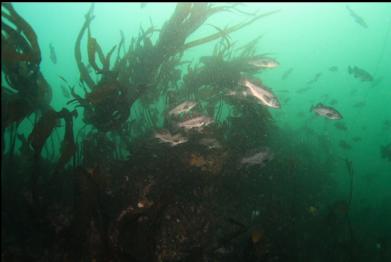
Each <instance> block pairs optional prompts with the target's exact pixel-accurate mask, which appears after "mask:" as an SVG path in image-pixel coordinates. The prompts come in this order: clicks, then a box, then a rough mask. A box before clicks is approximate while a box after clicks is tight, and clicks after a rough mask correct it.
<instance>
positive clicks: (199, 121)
mask: <svg viewBox="0 0 391 262" xmlns="http://www.w3.org/2000/svg"><path fill="white" fill-rule="evenodd" d="M213 122H214V121H213V119H212V118H210V117H208V116H198V117H195V118H192V119H189V120H186V121H184V122H181V123H179V124H178V126H179V127H182V128H185V129H193V128H195V129H199V130H202V128H203V127H205V126H207V125H209V124H211V123H213Z"/></svg>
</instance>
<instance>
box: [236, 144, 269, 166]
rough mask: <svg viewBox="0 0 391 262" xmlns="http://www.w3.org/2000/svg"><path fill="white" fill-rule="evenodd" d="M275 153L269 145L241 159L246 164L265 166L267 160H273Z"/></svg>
mask: <svg viewBox="0 0 391 262" xmlns="http://www.w3.org/2000/svg"><path fill="white" fill-rule="evenodd" d="M273 158H274V154H273V152H272V151H271V150H270V148H268V147H264V148H261V149H260V151H259V152H257V153H256V154H254V155H252V156H249V157H244V158H242V160H241V162H240V163H241V164H244V165H261V166H264V165H265V163H266V162H269V161H271V160H273Z"/></svg>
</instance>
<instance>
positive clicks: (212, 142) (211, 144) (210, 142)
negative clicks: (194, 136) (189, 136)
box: [199, 138, 221, 149]
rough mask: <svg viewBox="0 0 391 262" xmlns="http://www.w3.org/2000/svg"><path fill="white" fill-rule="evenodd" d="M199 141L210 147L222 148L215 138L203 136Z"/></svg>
mask: <svg viewBox="0 0 391 262" xmlns="http://www.w3.org/2000/svg"><path fill="white" fill-rule="evenodd" d="M199 143H200V144H201V145H203V146H206V147H208V149H220V148H221V144H220V143H219V141H217V140H216V139H214V138H202V139H200V141H199Z"/></svg>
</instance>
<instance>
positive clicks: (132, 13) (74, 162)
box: [2, 3, 391, 261]
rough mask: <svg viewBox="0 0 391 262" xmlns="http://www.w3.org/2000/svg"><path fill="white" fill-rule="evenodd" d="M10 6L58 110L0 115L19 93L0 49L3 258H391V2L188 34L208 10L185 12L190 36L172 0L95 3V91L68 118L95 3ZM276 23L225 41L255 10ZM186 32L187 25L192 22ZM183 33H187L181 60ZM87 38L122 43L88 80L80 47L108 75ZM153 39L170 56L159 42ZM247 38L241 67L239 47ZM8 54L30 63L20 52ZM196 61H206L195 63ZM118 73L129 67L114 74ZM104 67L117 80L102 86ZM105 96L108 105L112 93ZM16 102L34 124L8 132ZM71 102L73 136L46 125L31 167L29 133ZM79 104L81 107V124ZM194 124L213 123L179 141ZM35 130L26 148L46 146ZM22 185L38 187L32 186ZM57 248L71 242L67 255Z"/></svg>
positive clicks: (202, 25) (216, 19)
mask: <svg viewBox="0 0 391 262" xmlns="http://www.w3.org/2000/svg"><path fill="white" fill-rule="evenodd" d="M13 6H14V8H15V11H16V12H17V13H18V14H19V15H20V16H21V17H23V18H24V19H25V20H26V21H27V22H28V23H29V24H30V25H31V27H32V28H33V30H34V31H35V34H36V36H37V39H38V44H39V48H40V50H41V62H40V63H39V70H40V72H41V73H42V75H43V76H44V78H45V79H46V81H47V82H48V84H49V90H51V92H52V97H51V99H50V102H48V103H47V104H45V106H42V105H41V104H39V105H38V103H36V100H33V99H32V98H30V97H28V95H25V96H24V98H25V100H23V101H24V102H23V103H21V104H22V105H21V106H18V105H17V106H15V105H12V103H11V102H9V101H13V100H12V97H18V95H19V96H21V95H20V94H25V93H23V92H24V91H21V90H22V89H23V88H24V87H15V86H13V84H12V83H13V82H12V81H11V82H10V81H9V79H8V81H7V77H6V76H9V75H13V74H15V75H14V77H16V78H18V79H21V78H22V73H21V72H22V71H20V70H22V69H21V68H22V64H23V63H24V60H17V59H16V58H15V56H16V55H15V53H12V52H10V53H8V49H4V50H7V52H4V55H3V52H2V94H3V95H4V94H5V93H6V92H5V91H4V90H5V89H7V90H11V94H13V96H9V97H8V96H6V95H4V96H2V105H4V106H2V123H3V125H4V126H5V127H6V128H5V129H3V137H4V140H3V141H4V144H3V145H4V148H3V154H2V162H3V164H5V165H3V166H4V167H2V195H3V200H2V204H3V205H2V206H3V207H2V231H3V232H6V233H2V240H3V241H2V242H3V244H2V258H4V259H8V260H9V261H16V260H18V259H23V258H24V259H26V258H28V259H30V261H33V260H34V261H35V260H37V261H41V260H44V259H48V258H49V259H50V260H51V261H57V260H59V261H63V260H64V259H65V260H66V258H68V259H69V258H71V259H76V260H77V259H81V260H83V261H84V260H94V259H96V260H95V261H387V260H388V259H390V257H391V239H390V237H391V235H390V233H389V232H391V224H390V222H389V221H391V205H390V201H391V193H390V192H391V190H390V188H391V165H390V164H391V156H390V154H391V153H390V150H391V149H390V143H391V110H390V106H389V103H390V101H391V89H390V87H391V74H390V68H391V59H390V57H391V5H390V4H389V3H246V4H243V5H238V6H236V7H235V9H232V10H229V11H222V12H217V13H216V14H214V15H211V16H210V17H209V18H208V19H207V20H206V21H202V20H197V19H199V18H200V17H202V10H201V9H200V10H201V11H199V12H198V13H197V12H196V11H197V10H195V9H196V8H195V9H193V11H194V10H195V11H194V13H192V16H188V17H187V18H186V19H187V20H186V19H184V21H185V20H186V21H187V23H189V24H191V25H192V26H193V27H192V26H190V27H189V28H187V27H186V26H187V24H186V22H183V21H182V22H183V24H182V25H181V26H178V23H179V21H180V19H179V18H178V20H177V22H176V23H173V24H171V25H170V24H165V23H166V21H168V20H169V19H170V17H172V14H173V12H174V10H175V7H176V3H148V4H146V5H145V6H144V5H143V6H140V3H127V4H125V3H115V4H113V3H103V4H96V5H95V7H94V10H93V15H94V18H93V20H92V21H91V23H90V25H89V27H88V28H89V29H88V30H86V31H85V32H84V33H83V38H82V39H81V43H80V50H81V51H80V52H81V56H82V61H83V63H84V64H85V66H86V68H87V65H88V64H90V66H89V67H88V68H87V69H88V71H89V75H90V79H91V80H92V81H93V82H94V83H95V86H98V87H97V88H96V89H95V90H97V89H99V88H101V87H102V90H106V91H102V92H103V93H102V94H97V95H96V96H92V95H91V97H90V98H88V99H87V100H79V101H78V103H76V104H75V103H68V101H70V100H71V99H73V98H77V97H76V96H73V97H72V94H70V90H71V89H72V88H73V90H74V92H75V94H77V95H78V96H80V97H81V98H84V99H86V98H87V96H88V95H86V92H85V90H87V91H88V92H87V93H91V92H92V90H94V89H91V88H90V87H88V86H87V85H86V81H85V79H84V86H83V85H82V84H80V79H81V78H82V79H83V76H81V74H80V67H78V66H77V63H76V59H75V50H77V48H76V49H75V43H76V40H77V37H78V35H79V33H80V30H81V28H82V25H83V23H85V20H86V16H87V15H86V13H87V11H88V10H89V8H90V3H77V4H76V3H56V4H48V3H39V4H37V3H15V4H13ZM185 6H186V5H185ZM189 6H190V5H189ZM216 6H219V5H216ZM220 6H221V5H220ZM193 8H194V7H193ZM4 9H5V8H4ZM185 9H186V8H185ZM2 10H3V6H2ZM275 10H278V12H276V13H273V14H270V15H269V16H266V17H263V18H260V19H258V20H256V21H253V22H252V23H251V24H249V25H247V26H245V27H243V28H241V29H240V30H238V31H235V32H232V33H224V32H226V30H228V28H230V27H231V26H234V25H237V24H240V23H243V22H244V21H250V20H251V18H254V17H255V16H256V14H258V13H259V14H260V13H267V12H271V11H275ZM6 18H7V17H6V16H4V17H3V16H2V23H3V21H5V22H4V23H6V24H8V25H9V24H10V20H9V19H6ZM192 19H193V20H194V21H196V20H197V21H198V22H194V24H192V23H193V20H192ZM11 24H12V22H11ZM164 25H167V26H166V27H164ZM174 29H175V30H177V31H175V32H171V33H170V34H168V33H167V31H168V32H170V30H174ZM186 29H188V30H189V31H191V32H190V33H188V34H187V35H186V36H185V39H183V40H185V41H183V43H182V45H181V44H178V45H177V46H176V44H177V43H178V41H179V42H180V41H181V40H180V37H181V36H182V35H181V34H182V33H183V31H186ZM165 30H166V31H165ZM193 30H194V32H192V31H193ZM87 31H88V32H89V34H90V37H93V38H95V39H96V41H97V42H98V43H99V45H100V47H101V49H102V52H103V54H104V56H105V57H106V55H107V54H108V52H109V51H110V50H111V48H112V47H113V46H114V45H116V49H115V50H114V52H113V55H112V58H111V60H110V61H111V63H110V67H109V68H108V70H107V71H102V72H101V73H95V72H94V69H93V66H92V67H91V60H90V61H89V59H88V57H89V54H88V50H90V51H91V50H93V51H94V55H95V56H96V57H95V59H94V60H96V61H99V62H98V63H97V64H98V67H99V68H103V67H102V63H101V61H100V59H99V52H98V51H96V50H97V49H96V48H95V49H92V47H91V46H90V49H88V48H89V43H90V42H89V40H90V41H91V39H92V38H88V34H87ZM15 32H17V34H21V35H22V33H21V32H19V31H18V30H15ZM121 32H122V33H121ZM164 33H167V34H166V35H168V36H169V37H168V40H166V41H167V43H168V44H164V43H163V40H162V39H163V38H162V37H161V36H162V35H164ZM216 33H221V34H222V35H224V38H223V40H221V41H220V39H221V38H219V40H214V41H211V42H208V43H205V44H202V45H198V46H195V47H192V48H188V49H186V48H184V46H185V44H188V43H194V42H192V41H195V40H198V39H201V38H203V37H205V36H208V35H213V34H216ZM143 34H144V36H145V38H143ZM2 36H3V38H2V49H3V47H4V46H6V47H9V46H12V48H14V47H15V46H14V45H13V44H10V43H11V42H12V41H15V43H16V44H15V45H16V46H18V44H20V45H22V44H21V43H23V41H21V40H15V39H19V38H17V37H14V36H12V35H11V36H10V34H9V31H7V28H6V27H4V25H2ZM121 36H123V37H124V38H123V40H124V42H122V44H120V41H121V39H122V38H121ZM259 36H261V38H259V41H258V42H256V43H255V45H254V48H253V49H251V48H249V49H248V50H249V52H250V55H248V56H246V57H245V56H244V55H243V53H241V52H242V51H241V50H243V49H239V48H240V47H243V46H245V45H246V44H248V43H249V42H251V41H252V40H254V39H255V38H257V37H259ZM7 37H8V39H12V41H11V40H9V41H8V42H7V40H6V39H7ZM22 37H23V38H24V39H26V34H25V35H22ZM175 37H177V38H178V39H179V40H178V39H176V38H175ZM27 38H28V37H27ZM132 38H134V39H133V40H132ZM88 39H89V40H88ZM18 41H20V42H18ZM137 41H139V42H137ZM219 41H220V42H219ZM135 43H136V44H135ZM159 43H160V45H159ZM162 43H163V44H162ZM30 44H31V43H30ZM3 45H4V46H3ZM50 46H52V47H53V48H52V49H51V48H50ZM119 46H121V48H122V49H120V51H119V52H118V48H119ZM216 47H218V48H220V49H216ZM12 48H11V49H12ZM24 48H25V49H24ZM176 48H177V49H176ZM181 48H183V49H182V50H180V49H181ZM224 48H225V49H224ZM171 49H173V50H174V51H171ZM18 50H19V51H17V52H16V53H18V52H19V53H22V54H25V53H28V51H26V50H29V47H25V46H24V47H23V48H20V47H19V49H18ZM20 50H22V51H20ZM214 50H217V52H214ZM182 51H183V52H182ZM95 52H96V53H95ZM9 54H11V55H9ZM219 54H220V55H221V56H220V57H219V58H218V55H219ZM241 54H242V56H241ZM8 55H9V56H8ZM12 55H14V56H12ZM126 55H127V56H126ZM257 55H264V56H265V57H267V58H271V59H275V60H276V61H277V62H278V65H277V66H275V67H273V68H257V69H256V70H255V69H254V68H253V69H251V70H250V69H248V64H247V63H248V59H249V58H251V57H256V56H257ZM54 56H55V57H54ZM206 56H213V57H212V58H211V59H210V60H202V59H201V60H200V58H201V57H206ZM9 57H11V58H9ZM13 59H16V60H13ZM121 59H123V60H121ZM127 59H128V60H127ZM235 59H236V60H235ZM10 61H11V62H10ZM115 61H125V62H124V63H119V64H117V66H116V65H115V64H116V62H115ZM205 61H206V62H205ZM208 61H209V62H208ZM233 61H234V62H233ZM235 61H236V62H235ZM170 63H171V64H170ZM7 65H8V66H9V68H11V69H6V66H7ZM243 68H245V69H243ZM349 68H350V69H351V70H350V69H349ZM242 69H243V70H242ZM7 70H8V71H7ZM34 70H35V69H34ZM37 70H38V69H37ZM108 71H111V72H114V77H113V78H111V77H112V75H110V74H109V73H110V72H108ZM118 72H119V73H118ZM116 73H118V74H116ZM102 76H103V77H107V78H104V79H105V81H106V82H105V81H103V80H102ZM243 79H251V81H253V82H254V83H256V82H257V80H258V81H261V82H262V84H263V85H265V86H267V87H268V88H269V89H270V90H271V92H272V93H273V95H274V96H275V97H276V98H277V99H278V101H279V104H280V108H272V107H268V106H266V105H265V104H264V103H263V104H262V101H260V100H259V99H258V100H257V98H256V97H254V96H255V95H254V93H251V90H250V88H249V87H248V86H246V85H245V84H244V85H243V83H242V82H241V80H243ZM34 81H36V80H34ZM27 83H29V82H27ZM102 83H103V84H102ZM118 83H120V84H118ZM240 83H242V84H240ZM117 84H118V85H117ZM258 84H260V82H258ZM26 85H28V84H24V85H23V84H22V86H26ZM32 86H34V85H32ZM118 86H120V87H118ZM106 87H107V89H105V88H106ZM111 87H112V88H113V89H115V88H118V89H119V90H120V91H118V93H113V92H112V89H110V88H111ZM4 88H5V89H4ZM3 89H4V90H3ZM23 90H25V89H23ZM233 91H235V94H233V93H230V92H233ZM243 91H247V93H246V94H245V95H243V94H242V92H243ZM105 92H107V93H105ZM115 92H117V91H115ZM26 94H29V93H28V92H27V93H26ZM34 95H35V96H38V97H39V96H40V93H38V95H37V93H34ZM114 96H115V98H112V97H114ZM26 97H27V98H26ZM31 97H33V96H31ZM34 99H37V98H34ZM26 101H27V102H26ZM31 101H33V102H31ZM80 101H87V102H86V103H87V104H84V105H83V104H82V102H80ZM184 101H195V102H196V103H197V105H196V106H195V107H194V109H190V110H188V111H189V112H186V113H181V114H180V115H179V116H178V117H177V118H176V117H173V116H172V115H170V114H169V113H168V112H169V111H170V110H172V109H173V108H174V107H175V106H177V105H179V104H180V103H182V102H184ZM26 103H31V104H32V105H33V107H34V108H33V109H32V112H31V114H28V115H25V116H23V117H21V119H19V120H18V121H13V120H9V119H13V116H14V115H13V114H17V113H15V112H19V111H18V110H19V109H20V108H25V106H24V104H26ZM105 103H106V104H105ZM121 103H123V104H121ZM319 103H322V104H323V105H325V106H327V107H331V109H332V110H336V111H337V112H338V113H339V114H341V115H342V119H340V120H332V119H329V118H327V117H324V116H321V115H318V114H316V113H315V112H314V111H313V110H311V108H313V106H316V105H317V104H319ZM77 104H82V106H79V107H77V108H76V111H77V116H76V115H75V116H73V117H72V116H70V119H71V120H70V122H72V121H73V122H72V123H73V126H72V125H70V126H67V123H66V121H65V119H66V117H64V116H63V115H61V116H58V117H59V118H58V123H57V124H56V125H55V127H54V129H53V132H49V133H48V138H47V140H46V139H44V140H43V141H44V145H43V148H42V151H41V152H38V153H37V151H36V148H34V145H33V144H31V143H32V142H31V139H30V134H31V133H32V131H33V127H34V126H36V123H37V121H38V119H40V118H41V116H42V114H44V112H47V111H46V110H47V108H49V107H50V108H52V109H54V111H56V112H60V111H61V110H62V109H63V108H66V109H68V110H69V111H70V112H71V111H73V110H74V109H75V105H77ZM100 106H101V108H102V109H98V108H99V107H100ZM87 107H91V108H93V109H91V111H90V113H86V112H87V111H88V110H87V109H86V108H87ZM117 108H118V110H117ZM99 110H100V111H99ZM121 110H123V111H121ZM111 111H113V112H111ZM118 111H119V113H118ZM107 112H110V113H107ZM106 113H107V114H108V115H106ZM127 113H129V115H127ZM118 115H120V117H118ZM197 116H204V117H210V119H211V120H212V123H211V124H210V125H209V124H203V123H201V125H205V126H203V127H202V128H200V129H197V128H195V129H192V130H190V131H188V130H187V128H184V127H183V125H182V126H181V124H179V123H182V124H183V122H184V121H185V120H189V119H191V118H193V117H197ZM122 117H124V119H122ZM42 118H43V117H42ZM118 118H120V119H121V120H118ZM117 123H119V124H118V126H117ZM44 126H45V125H44ZM46 126H47V124H46ZM99 126H104V128H103V127H102V128H101V127H99ZM65 127H69V128H70V129H69V130H73V134H72V136H73V137H74V142H75V152H74V153H73V154H72V155H71V156H70V158H69V159H68V158H67V160H66V161H65V162H64V164H63V166H61V168H59V167H58V166H57V167H56V163H57V162H58V161H59V159H60V155H61V153H62V152H63V151H62V150H64V148H66V146H67V145H65V143H63V142H62V141H63V137H64V135H65V137H66V136H67V134H68V133H67V132H66V128H65ZM103 129H104V130H103ZM163 129H164V130H169V132H171V134H180V137H181V139H183V141H182V142H181V143H178V144H175V145H172V144H171V145H169V143H172V141H171V142H169V143H167V141H164V139H166V140H167V139H168V138H167V137H165V138H164V139H162V138H158V136H157V135H156V133H159V132H160V134H166V135H167V133H164V132H166V131H162V130H163ZM43 130H44V128H42V130H41V131H38V134H40V135H42V136H44V135H43V134H44V133H45V131H43ZM16 134H20V135H23V136H24V137H25V138H26V139H27V144H26V145H27V147H29V148H30V149H29V150H25V151H23V149H22V145H23V140H22V139H20V136H16ZM159 139H160V140H159ZM202 139H213V140H202ZM165 142H166V143H165ZM175 142H178V141H175ZM29 143H30V144H29ZM203 143H204V144H203ZM205 143H206V144H207V145H206V146H205ZM216 143H217V144H216ZM387 146H388V149H387ZM265 148H267V150H266V151H265ZM25 149H26V148H25ZM34 150H35V151H34ZM69 152H71V151H69ZM257 152H263V153H264V154H267V155H268V157H267V161H266V160H265V159H261V160H259V159H258V161H261V163H259V162H257V163H256V164H255V165H252V164H248V163H246V161H248V159H247V160H245V161H243V159H245V158H246V157H250V156H253V155H254V154H255V153H257ZM265 152H267V153H265ZM250 162H251V161H250ZM57 168H58V170H57ZM37 170H38V171H37ZM53 170H56V172H54V173H53ZM83 172H84V173H83ZM34 174H39V175H37V176H38V177H39V178H38V180H37V181H38V182H36V183H37V185H36V187H35V188H34V185H33V186H31V184H34V182H31V181H34V179H33V178H32V177H34ZM83 177H87V178H85V179H84V178H83ZM83 179H84V180H83ZM89 179H90V180H89ZM53 181H54V182H53ZM75 181H76V182H75ZM91 181H93V183H92V182H91ZM91 188H93V189H91ZM83 192H84V193H83ZM57 193H58V194H57ZM34 194H36V195H34ZM162 199H164V200H162ZM77 202H78V203H77ZM29 210H31V211H29ZM140 210H141V211H140ZM144 210H146V211H144ZM197 210H198V211H197ZM29 212H31V214H32V215H31V214H30V213H29ZM124 212H125V213H124ZM121 214H122V215H123V214H125V216H129V218H128V220H129V221H130V222H129V221H128V222H126V224H120V223H125V222H121V221H123V220H121V219H122V216H121ZM29 216H32V217H33V218H31V219H29ZM120 218H121V219H120ZM143 218H145V221H154V223H153V225H152V224H148V223H149V222H143V221H144V220H143ZM17 219H19V220H17ZM148 219H149V220H148ZM116 221H117V222H116ZM118 221H120V222H118ZM132 221H133V222H132ZM156 221H158V222H156ZM175 221H177V222H175ZM227 221H228V222H227ZM230 221H231V222H230ZM232 221H234V222H232ZM116 223H117V224H116ZM151 223H152V222H151ZM176 223H177V224H179V225H180V226H179V225H176ZM238 224H239V225H238ZM86 227H88V229H86ZM150 228H154V230H150ZM63 232H65V233H63ZM75 232H79V233H75ZM80 232H83V233H80ZM84 232H85V233H84ZM102 232H103V233H102ZM121 232H122V233H121ZM202 232H203V233H202ZM232 232H233V233H234V234H233V236H232ZM235 232H236V235H235ZM62 234H64V235H62ZM83 234H84V235H83ZM129 235H131V236H129ZM227 235H229V237H227ZM69 236H72V237H71V238H74V239H79V240H80V241H79V242H78V241H76V240H75V241H74V242H72V241H70V242H69V243H71V242H72V243H71V244H69V245H68V244H64V242H63V241H65V240H64V239H69V238H67V237H69ZM94 237H95V238H94ZM87 239H88V240H87ZM146 239H147V240H146ZM151 239H153V240H151ZM221 239H226V240H225V242H224V241H221ZM150 240H151V241H150ZM169 240H172V243H174V242H175V244H172V243H171V244H169V243H170V241H169ZM37 242H39V243H40V244H37ZM65 242H66V241H65ZM87 242H88V244H86V243H87ZM222 242H224V243H223V244H222ZM53 243H55V244H53ZM81 243H84V245H81ZM73 245H74V246H73ZM94 245H95V246H94ZM75 247H77V248H76V249H75V250H77V251H75V252H74V254H73V255H70V254H72V250H73V249H74V248H75ZM102 250H105V251H102ZM195 253H197V254H201V255H199V256H197V255H195ZM145 254H148V255H145ZM15 259H16V260H15ZM110 259H111V260H110ZM190 259H194V260H190Z"/></svg>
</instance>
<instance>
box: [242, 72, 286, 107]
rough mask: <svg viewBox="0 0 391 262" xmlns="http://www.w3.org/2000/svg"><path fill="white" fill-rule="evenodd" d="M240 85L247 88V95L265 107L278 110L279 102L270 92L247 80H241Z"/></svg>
mask: <svg viewBox="0 0 391 262" xmlns="http://www.w3.org/2000/svg"><path fill="white" fill-rule="evenodd" d="M241 84H242V85H244V86H245V87H247V89H248V91H249V93H250V94H251V95H252V96H254V97H255V98H257V99H258V100H259V101H261V103H262V104H263V105H265V106H268V107H272V108H280V107H281V105H280V102H279V101H278V98H277V97H276V96H275V95H274V94H273V93H272V91H271V90H269V89H268V88H266V87H265V86H262V85H256V84H254V83H252V82H251V81H250V80H248V79H242V80H241Z"/></svg>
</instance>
